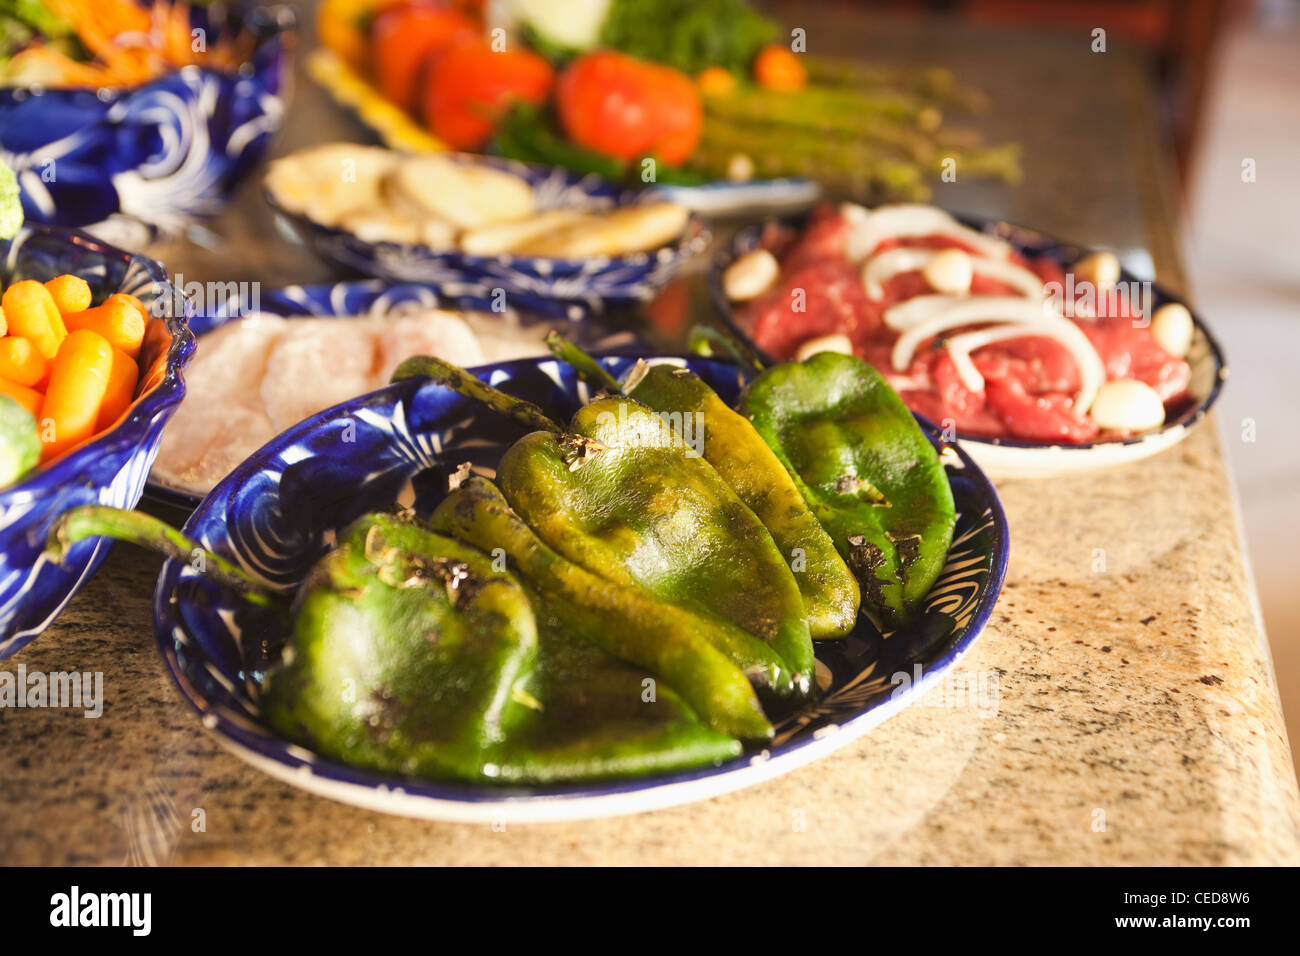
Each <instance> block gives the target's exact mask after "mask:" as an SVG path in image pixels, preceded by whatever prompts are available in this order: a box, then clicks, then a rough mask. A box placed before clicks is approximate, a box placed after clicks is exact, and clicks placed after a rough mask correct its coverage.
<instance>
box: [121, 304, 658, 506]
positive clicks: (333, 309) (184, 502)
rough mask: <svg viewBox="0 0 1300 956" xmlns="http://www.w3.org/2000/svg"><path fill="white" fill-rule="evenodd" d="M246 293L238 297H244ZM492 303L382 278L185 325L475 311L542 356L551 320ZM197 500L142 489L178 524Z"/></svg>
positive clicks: (581, 325) (628, 337)
mask: <svg viewBox="0 0 1300 956" xmlns="http://www.w3.org/2000/svg"><path fill="white" fill-rule="evenodd" d="M248 291H249V290H247V289H245V290H244V291H243V293H242V294H243V295H244V296H247V295H248ZM496 305H497V303H496V302H495V301H494V299H493V298H492V297H491V296H487V297H481V296H478V295H475V294H473V292H472V291H471V290H465V289H460V290H459V294H457V295H450V294H447V293H446V292H445V291H444V290H441V289H438V288H435V287H433V286H428V285H420V284H419V283H412V282H386V281H384V280H382V279H367V280H364V281H360V282H335V283H331V284H324V285H308V286H302V285H293V286H286V287H285V288H283V289H275V290H272V291H270V292H259V293H258V296H257V298H256V300H253V299H250V298H239V297H234V298H231V299H228V300H227V301H225V302H223V303H221V304H219V305H218V306H217V307H216V308H214V309H211V310H208V311H205V312H203V313H202V314H200V315H196V316H194V317H193V318H192V319H191V320H190V330H191V331H192V332H193V333H194V334H195V335H197V336H199V337H202V336H204V335H206V334H207V333H209V332H211V331H213V330H214V329H216V328H219V327H220V326H223V325H225V324H226V323H227V322H230V321H231V320H232V319H236V318H239V317H241V316H246V315H249V314H250V313H253V312H264V313H268V314H270V315H280V316H284V317H286V318H292V317H295V316H303V317H312V318H330V319H345V318H353V317H358V316H385V315H400V314H402V313H403V312H405V311H406V310H408V309H438V308H441V309H453V310H455V309H459V310H462V311H465V312H479V313H484V314H487V315H499V318H500V321H501V323H502V326H503V328H512V329H516V330H518V332H519V334H520V335H521V336H528V335H531V336H533V337H535V338H536V339H537V341H538V348H537V351H538V354H539V355H540V354H543V353H545V351H546V349H545V346H544V345H542V344H541V341H542V337H543V336H544V335H545V333H546V331H547V330H549V329H552V328H555V327H556V322H555V321H554V320H553V319H549V318H546V317H544V316H540V315H537V314H535V313H530V312H517V311H515V310H514V309H509V310H507V311H506V312H504V313H498V312H497V309H496ZM564 333H565V336H566V337H567V338H568V339H570V340H571V341H572V342H574V343H575V344H577V345H578V346H579V347H580V348H583V349H586V350H589V351H590V350H600V349H615V348H623V347H627V346H630V345H632V344H633V343H634V342H635V341H636V336H635V334H634V333H633V332H631V331H628V330H627V329H621V330H619V329H615V328H614V327H612V326H609V325H606V324H605V323H603V322H602V321H601V320H600V319H599V318H596V319H590V320H587V321H583V322H573V323H572V326H571V327H570V328H565V329H564ZM202 497H203V495H202V494H199V493H195V491H193V490H192V489H185V488H181V487H175V486H173V485H171V484H169V483H168V482H167V481H166V479H164V478H163V477H161V476H160V475H158V474H157V473H156V472H155V473H152V474H151V475H150V476H149V483H148V485H147V486H146V488H145V498H146V500H147V501H148V503H149V504H150V505H152V506H154V507H155V510H162V511H163V513H164V514H165V516H166V517H169V518H174V519H177V520H176V523H178V524H179V523H181V522H182V521H184V520H185V519H186V518H187V517H189V513H190V512H191V511H193V510H194V509H195V508H196V507H198V504H199V501H200V500H201V499H202Z"/></svg>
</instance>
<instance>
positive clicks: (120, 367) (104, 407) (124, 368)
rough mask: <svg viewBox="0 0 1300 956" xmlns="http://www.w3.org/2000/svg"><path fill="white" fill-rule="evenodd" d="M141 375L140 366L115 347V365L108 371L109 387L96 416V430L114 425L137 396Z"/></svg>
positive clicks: (99, 430) (100, 430)
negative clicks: (136, 386) (138, 380)
mask: <svg viewBox="0 0 1300 956" xmlns="http://www.w3.org/2000/svg"><path fill="white" fill-rule="evenodd" d="M139 377H140V366H139V365H137V364H136V361H135V359H133V358H131V356H129V355H127V354H126V353H125V352H123V351H122V350H121V349H113V365H112V367H111V368H110V369H109V371H108V388H107V390H105V392H104V400H103V402H101V403H100V405H99V415H98V416H96V418H95V431H96V432H102V431H103V430H104V429H105V428H109V427H111V426H112V425H114V424H115V423H116V422H117V420H118V419H119V418H121V417H122V413H123V412H124V411H126V410H127V407H128V406H130V404H131V399H133V398H134V397H135V383H136V380H137V379H139Z"/></svg>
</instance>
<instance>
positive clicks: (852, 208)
mask: <svg viewBox="0 0 1300 956" xmlns="http://www.w3.org/2000/svg"><path fill="white" fill-rule="evenodd" d="M840 215H841V216H843V217H844V218H845V219H846V220H848V222H850V223H852V224H853V225H855V226H856V225H859V224H861V223H864V222H866V221H867V219H869V218H870V216H871V210H870V209H868V208H867V207H866V206H862V205H859V204H858V203H855V202H844V203H840Z"/></svg>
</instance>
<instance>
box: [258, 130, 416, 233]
mask: <svg viewBox="0 0 1300 956" xmlns="http://www.w3.org/2000/svg"><path fill="white" fill-rule="evenodd" d="M397 161H398V156H397V154H396V153H393V152H391V151H390V150H387V149H381V148H379V147H375V146H362V145H359V144H357V143H326V144H325V145H323V146H316V147H313V148H311V149H305V150H302V151H301V152H297V153H294V154H293V155H292V156H286V157H284V158H283V159H277V160H276V161H275V162H273V163H271V165H270V169H269V170H268V171H267V174H266V180H265V183H266V188H267V189H268V190H269V191H270V192H271V195H272V196H274V197H275V199H276V201H277V202H278V203H279V204H280V205H281V206H283V207H284V208H285V209H287V210H289V211H290V212H295V213H299V214H301V215H305V216H307V217H308V218H309V219H312V220H314V221H315V222H319V223H321V224H322V225H326V226H336V225H338V224H339V223H341V222H342V220H343V219H345V218H346V217H348V216H350V215H352V214H354V213H359V212H366V211H370V210H373V209H375V208H376V207H377V206H379V205H381V199H382V190H383V183H384V179H385V177H386V176H387V175H388V173H389V172H390V171H391V170H392V169H393V167H394V166H395V165H396V164H397Z"/></svg>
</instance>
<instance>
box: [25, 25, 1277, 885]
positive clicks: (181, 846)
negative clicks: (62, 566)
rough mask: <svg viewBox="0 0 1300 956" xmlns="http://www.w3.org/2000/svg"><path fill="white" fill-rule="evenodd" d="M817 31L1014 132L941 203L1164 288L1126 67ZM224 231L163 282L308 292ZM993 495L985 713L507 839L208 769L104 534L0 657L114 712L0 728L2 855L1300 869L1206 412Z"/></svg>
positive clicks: (1140, 124)
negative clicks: (999, 512)
mask: <svg viewBox="0 0 1300 956" xmlns="http://www.w3.org/2000/svg"><path fill="white" fill-rule="evenodd" d="M819 16H822V17H824V18H825V19H823V20H820V21H816V22H813V21H811V20H810V19H809V16H807V15H804V14H798V15H796V14H793V13H791V14H787V15H786V17H785V19H786V21H787V22H791V23H797V24H806V26H807V29H808V35H809V41H810V43H819V42H825V43H826V46H827V47H828V48H831V51H832V52H841V53H856V54H860V55H869V56H873V57H878V58H881V59H888V58H890V57H891V56H893V57H898V58H904V59H908V58H910V59H913V60H915V61H918V62H919V61H926V62H946V63H950V64H951V65H953V66H955V67H957V68H958V69H959V70H962V71H964V75H966V76H975V77H977V78H979V79H980V82H981V83H982V85H984V86H985V88H986V89H988V90H989V92H990V93H992V94H993V95H994V98H995V102H996V103H997V104H998V111H997V112H996V113H995V115H994V118H993V122H995V123H997V124H1000V125H998V127H997V129H996V133H997V135H1001V136H1012V137H1016V138H1019V139H1021V140H1022V141H1024V143H1025V151H1026V166H1027V168H1028V169H1029V171H1030V178H1029V180H1028V181H1027V182H1026V184H1025V185H1024V186H1022V187H1019V188H1018V189H1016V190H1006V189H1003V188H1000V187H999V188H987V187H983V186H980V185H978V184H977V185H974V186H970V187H968V186H966V185H965V184H954V186H953V192H952V193H951V194H945V195H943V196H940V197H939V200H940V201H941V202H945V203H947V204H949V205H951V206H952V207H953V208H957V209H968V210H971V211H982V212H998V213H1000V214H1002V215H1006V216H1008V217H1009V218H1012V219H1016V220H1019V221H1022V222H1025V223H1028V224H1032V225H1036V226H1039V227H1041V228H1043V229H1046V230H1049V231H1053V232H1057V233H1059V234H1062V235H1067V236H1070V237H1072V238H1075V239H1077V240H1079V241H1082V242H1094V243H1104V244H1108V245H1110V246H1112V247H1114V248H1119V249H1139V248H1141V249H1146V250H1148V251H1149V253H1150V255H1151V258H1152V260H1153V262H1154V264H1155V267H1156V269H1157V271H1158V272H1159V274H1160V275H1161V277H1162V279H1164V280H1165V281H1167V282H1169V283H1171V284H1174V285H1179V284H1180V282H1179V280H1180V279H1181V276H1180V275H1179V273H1178V262H1177V257H1176V240H1175V231H1174V228H1173V226H1172V222H1171V217H1170V216H1169V213H1168V205H1167V203H1166V200H1165V198H1164V196H1165V192H1164V190H1165V188H1166V187H1167V183H1166V182H1163V181H1161V180H1160V178H1159V177H1160V167H1159V159H1158V157H1159V152H1158V150H1157V149H1156V146H1155V144H1154V143H1153V142H1152V140H1151V137H1150V133H1149V130H1150V129H1151V128H1152V127H1153V125H1154V124H1153V123H1152V122H1151V117H1150V114H1149V112H1146V111H1147V110H1148V109H1149V103H1147V102H1146V100H1145V99H1144V94H1143V93H1141V89H1142V88H1141V86H1140V83H1141V73H1140V70H1138V69H1137V68H1136V65H1135V63H1134V61H1132V60H1131V59H1130V60H1125V59H1123V58H1122V55H1121V54H1120V53H1119V52H1118V51H1117V52H1116V54H1115V55H1114V57H1113V59H1111V60H1109V61H1107V60H1101V59H1097V58H1093V57H1090V56H1089V54H1088V52H1087V47H1086V42H1084V43H1083V44H1082V45H1081V44H1080V42H1079V40H1078V38H1072V37H1069V36H1060V37H1057V36H1053V37H1040V36H1034V37H1031V38H1021V39H1004V38H1001V37H1000V35H992V34H989V35H981V36H976V37H968V36H960V35H955V34H954V33H953V32H952V31H951V30H948V31H947V32H946V33H945V32H944V31H943V30H942V29H940V30H934V29H932V28H931V27H929V26H927V25H925V24H924V23H918V22H909V23H904V24H891V23H890V22H888V21H884V20H881V19H874V20H872V21H871V22H870V23H867V22H866V21H865V19H863V18H859V17H855V16H854V15H853V11H852V10H851V9H850V10H847V12H846V11H845V10H840V11H839V12H838V13H836V12H835V11H834V10H828V12H826V13H824V14H820V15H819ZM835 17H841V18H842V19H840V20H835V19H834V18H835ZM304 22H310V18H304ZM1008 64H1014V67H1015V68H1014V69H1012V68H1010V67H1008ZM1088 71H1092V72H1088ZM1062 101H1064V102H1065V106H1064V107H1062V105H1061V103H1062ZM1062 117H1069V118H1070V119H1069V121H1068V122H1062ZM345 122H346V121H345V120H343V119H342V114H340V113H338V111H336V110H334V109H333V107H331V106H329V105H328V104H325V103H323V102H321V101H320V97H319V93H317V92H316V91H314V90H313V88H312V87H311V85H310V84H309V83H308V82H307V81H305V80H303V82H300V84H299V87H298V99H297V100H296V101H295V107H294V110H293V112H292V113H291V114H290V124H289V128H288V129H287V130H286V131H285V135H284V137H283V140H282V143H281V147H280V149H281V151H284V150H285V149H289V148H295V147H297V146H301V145H303V144H305V143H308V142H314V141H319V140H320V139H322V138H329V137H337V138H358V135H359V133H358V131H357V130H356V129H355V128H348V127H346V126H345V125H344V124H345ZM1062 183H1065V184H1068V188H1066V187H1063V186H1061V185H1060V184H1062ZM1053 184H1056V185H1053ZM217 229H218V231H220V232H222V233H223V234H224V235H226V237H227V238H228V239H237V240H238V242H237V243H235V244H232V245H230V246H228V247H224V248H220V249H217V250H213V251H208V252H203V251H199V250H193V249H189V250H184V249H179V250H176V251H175V254H172V252H171V251H169V252H168V255H167V258H168V260H169V262H170V263H171V265H172V267H173V268H174V269H183V271H184V272H185V274H186V276H187V278H194V279H200V280H203V279H208V278H214V279H216V278H236V279H261V280H262V281H265V282H268V283H274V284H275V285H283V284H286V283H288V282H293V281H321V280H322V279H324V278H327V273H322V270H321V267H320V265H319V264H317V263H314V262H312V261H311V260H310V259H309V258H308V257H306V256H305V254H304V253H302V252H301V250H295V249H293V248H292V247H288V246H284V245H283V244H282V243H278V242H276V241H275V236H274V232H273V230H272V228H271V226H270V223H269V219H268V217H267V216H266V215H265V211H264V210H263V209H262V206H261V203H260V200H259V199H258V197H257V195H256V185H255V184H250V185H249V186H248V187H247V188H246V190H245V195H244V199H243V200H242V201H241V203H240V204H239V205H238V206H237V207H236V209H235V210H234V211H233V212H232V213H231V214H230V215H228V216H227V217H225V219H224V220H223V222H221V223H219V224H218V226H217ZM999 490H1000V492H1001V494H1002V496H1003V501H1004V503H1005V504H1006V508H1007V512H1008V515H1009V517H1010V522H1011V539H1012V557H1011V564H1010V569H1009V577H1008V582H1007V589H1006V591H1005V592H1004V594H1003V598H1002V600H1001V601H1000V602H999V604H998V607H997V608H996V610H995V611H994V614H993V618H992V620H991V621H990V624H989V626H988V628H987V630H986V632H985V634H984V635H983V636H982V637H981V639H980V640H979V641H978V642H977V643H976V646H975V648H974V649H973V650H972V651H971V653H970V654H969V655H968V656H967V657H966V658H965V660H964V661H963V662H962V663H961V665H960V666H959V668H958V669H957V673H958V674H960V675H963V676H964V677H965V678H966V679H967V680H968V681H970V682H973V683H975V684H976V686H977V687H980V686H982V687H983V688H984V689H985V691H986V694H985V696H983V697H979V696H978V695H977V698H976V699H975V700H974V704H975V705H976V706H971V703H972V701H971V700H970V699H969V698H966V699H965V701H964V702H957V701H954V700H951V699H947V700H946V699H944V698H943V697H942V695H940V696H931V697H929V698H926V699H924V700H922V701H920V702H918V703H916V704H914V705H913V706H912V707H910V708H908V709H907V710H905V711H903V712H902V713H901V714H899V715H898V716H896V717H894V718H892V719H891V720H889V721H888V722H887V723H885V724H884V725H882V726H881V727H879V728H877V729H875V730H873V731H872V732H871V733H870V734H868V735H867V736H866V737H865V738H863V739H862V740H860V741H858V742H856V743H854V744H852V745H850V746H848V747H846V748H844V749H843V750H841V751H839V752H837V753H836V754H834V755H832V756H830V757H827V758H825V759H823V760H821V761H819V762H817V763H815V764H813V765H811V766H808V767H805V768H803V769H800V770H797V771H794V772H793V773H791V774H789V775H787V776H785V777H783V778H780V779H778V780H775V781H772V782H770V783H767V784H764V785H761V786H758V787H754V788H752V789H749V790H745V791H741V792H739V793H735V794H731V795H728V796H724V797H719V798H716V799H713V800H709V801H705V802H702V803H697V804H693V805H690V806H685V807H680V808H676V809H672V810H665V811H659V812H655V813H650V814H643V815H638V816H632V817H625V818H619V819H612V820H604V821H596V822H590V823H580V824H554V825H543V826H509V827H506V828H504V829H494V828H493V827H491V826H484V825H480V826H468V825H450V824H433V823H423V822H417V821H410V820H404V819H400V818H396V817H389V816H384V815H381V814H376V813H372V812H368V811H362V810H357V809H353V808H351V807H348V806H345V805H342V804H339V803H335V802H332V801H330V800H327V799H324V798H321V797H316V796H312V795H310V794H307V793H304V792H301V791H299V790H296V789H294V788H292V787H289V786H287V785H284V784H281V783H277V782H275V781H274V780H271V779H270V778H268V777H266V776H264V775H263V774H261V773H259V772H258V771H256V770H254V769H252V768H251V767H249V766H247V765H245V764H244V763H242V762H241V761H240V760H238V759H236V758H235V757H232V756H230V755H228V754H227V753H225V752H224V751H223V750H222V749H221V748H220V746H219V745H218V744H217V743H216V742H215V740H214V739H213V738H211V737H210V736H208V735H207V734H206V733H205V732H204V731H203V730H202V729H201V728H200V726H199V723H198V720H197V718H196V716H195V715H194V714H193V713H192V712H191V711H190V710H189V709H188V708H187V707H186V705H184V704H183V703H182V702H181V700H180V697H179V695H178V693H177V692H176V691H175V689H174V688H173V686H172V684H171V682H170V680H169V678H168V677H167V676H166V674H165V673H164V670H163V666H162V662H161V659H160V657H159V655H158V653H157V651H156V649H155V644H154V638H153V635H152V632H151V631H152V628H151V621H150V597H151V592H152V588H153V581H154V577H155V575H156V572H157V567H158V564H159V562H158V561H157V560H156V559H154V558H153V557H152V556H150V555H148V554H145V553H144V552H142V551H139V550H137V549H134V548H131V547H125V546H119V547H117V548H116V549H115V550H114V552H113V553H112V554H111V555H110V556H109V558H108V560H107V561H106V562H105V565H104V567H103V569H102V570H101V571H100V573H99V574H98V576H97V577H96V578H95V579H94V580H93V581H92V582H91V583H90V584H89V585H88V586H87V587H86V589H85V590H84V591H83V593H82V594H80V595H79V596H78V597H77V598H76V600H75V601H74V602H73V603H72V604H71V605H70V607H69V608H68V609H67V611H66V612H65V614H64V615H63V616H62V618H61V619H60V620H59V621H58V622H57V624H56V625H55V626H54V627H52V628H51V629H50V630H49V631H48V632H47V633H46V634H45V635H43V636H42V637H41V638H40V639H39V640H38V641H37V642H36V643H35V644H33V645H31V646H30V647H29V648H27V649H26V650H25V651H23V652H22V653H20V654H19V655H17V656H16V657H14V658H12V659H10V660H9V661H5V662H0V670H9V671H11V672H14V671H16V669H17V667H18V665H19V664H24V665H25V666H26V667H27V668H28V669H29V670H42V671H64V670H71V669H77V670H83V671H102V672H103V673H104V693H105V697H106V704H105V709H104V714H103V716H102V717H101V718H99V719H85V718H83V717H81V716H80V715H79V714H76V713H73V712H69V711H60V710H0V740H3V748H2V749H0V806H3V807H4V810H3V812H2V813H0V861H2V862H5V863H33V864H39V863H121V862H128V861H133V862H174V863H194V864H245V863H299V864H308V863H312V864H314V863H335V864H350V863H428V864H436V863H446V864H456V863H479V864H495V863H501V864H509V863H513V864H533V863H536V864H598V863H609V864H638V863H649V864H669V865H678V864H700V863H738V864H739V863H747V864H780V863H791V864H855V863H881V864H914V863H919V864H988V863H1043V864H1071V863H1085V864H1105V863H1121V864H1138V863H1144V864H1223V863H1226V864H1251V863H1255V864H1258V863H1276V864H1283V863H1286V864H1298V863H1300V796H1298V795H1297V789H1296V778H1295V769H1294V767H1293V766H1292V764H1291V758H1290V755H1289V751H1288V748H1287V746H1286V740H1285V731H1284V729H1283V724H1282V719H1281V712H1280V708H1279V704H1278V700H1277V694H1276V689H1275V685H1274V682H1273V680H1272V678H1271V676H1270V673H1269V661H1268V653H1267V649H1266V648H1265V647H1264V646H1263V645H1262V643H1261V639H1260V633H1259V629H1258V627H1257V624H1256V621H1255V620H1254V618H1253V617H1252V608H1251V599H1250V590H1249V583H1248V581H1247V580H1246V578H1245V574H1244V571H1243V562H1242V556H1241V551H1240V548H1239V546H1238V537H1237V529H1236V521H1235V515H1234V509H1233V506H1232V504H1231V498H1230V492H1229V488H1228V482H1227V476H1226V475H1225V473H1224V466H1223V460H1222V456H1221V454H1220V452H1219V448H1218V446H1217V444H1216V437H1215V425H1214V422H1213V420H1211V421H1210V422H1209V423H1208V424H1207V426H1206V427H1202V428H1200V429H1199V430H1198V431H1196V432H1195V433H1194V434H1193V435H1192V436H1191V437H1190V438H1189V439H1188V440H1187V441H1186V442H1184V443H1183V444H1182V445H1180V446H1178V447H1177V448H1175V449H1172V450H1170V451H1167V452H1165V453H1164V454H1162V455H1160V456H1158V457H1157V458H1155V459H1152V460H1150V461H1148V462H1145V463H1142V464H1139V465H1135V466H1132V467H1128V468H1124V469H1119V470H1115V471H1110V472H1106V473H1101V474H1095V475H1090V476H1082V477H1076V478H1068V479H1058V480H1053V481H1049V482H1035V483H1024V482H1020V483H1017V482H1004V483H1001V484H1000V486H999ZM994 677H995V678H996V680H994ZM981 682H982V683H981ZM994 684H996V695H995V696H992V697H990V696H988V692H990V691H991V688H992V687H993V686H994ZM949 696H950V697H952V696H955V695H949ZM956 703H962V705H961V706H955V705H954V704H956Z"/></svg>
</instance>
